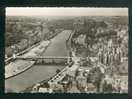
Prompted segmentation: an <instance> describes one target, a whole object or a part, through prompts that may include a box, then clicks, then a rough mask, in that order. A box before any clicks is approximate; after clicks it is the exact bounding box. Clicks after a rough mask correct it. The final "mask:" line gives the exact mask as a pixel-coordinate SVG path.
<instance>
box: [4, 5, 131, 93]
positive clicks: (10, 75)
mask: <svg viewBox="0 0 132 99" xmlns="http://www.w3.org/2000/svg"><path fill="white" fill-rule="evenodd" d="M5 14H6V16H5V92H6V93H51V94H52V93H104V94H105V93H128V47H129V46H128V40H129V39H128V38H129V33H128V31H129V28H128V24H129V21H128V16H129V15H128V8H118V7H117V8H107V7H101V8H100V7H6V11H5Z"/></svg>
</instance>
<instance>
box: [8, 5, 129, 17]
mask: <svg viewBox="0 0 132 99" xmlns="http://www.w3.org/2000/svg"><path fill="white" fill-rule="evenodd" d="M6 16H128V8H89V7H80V8H79V7H7V8H6Z"/></svg>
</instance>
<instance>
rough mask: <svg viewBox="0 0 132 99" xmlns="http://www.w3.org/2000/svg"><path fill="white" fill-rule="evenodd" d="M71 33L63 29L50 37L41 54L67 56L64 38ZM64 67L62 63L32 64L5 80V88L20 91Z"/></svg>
mask: <svg viewBox="0 0 132 99" xmlns="http://www.w3.org/2000/svg"><path fill="white" fill-rule="evenodd" d="M71 33H72V31H71V30H64V31H62V32H61V33H59V34H58V35H57V36H55V37H54V38H53V39H51V44H50V45H49V46H48V48H47V49H46V51H45V52H44V53H43V54H42V55H43V56H54V57H55V56H61V57H66V56H68V50H67V48H66V40H67V39H68V38H69V36H70V34H71ZM48 61H50V60H48ZM64 67H65V66H62V65H48V66H46V65H34V66H32V67H31V68H30V69H28V70H26V71H25V72H23V73H21V74H19V75H17V76H14V77H11V78H9V79H7V80H5V90H11V91H12V92H21V91H23V90H24V89H26V88H27V87H30V86H32V85H33V84H36V83H38V82H40V81H42V80H45V79H48V78H50V77H52V76H53V75H54V74H55V73H56V70H57V69H63V68H64Z"/></svg>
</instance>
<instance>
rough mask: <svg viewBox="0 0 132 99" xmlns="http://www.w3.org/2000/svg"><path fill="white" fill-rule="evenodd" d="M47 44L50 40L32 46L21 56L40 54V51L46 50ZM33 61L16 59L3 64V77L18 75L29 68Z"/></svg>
mask: <svg viewBox="0 0 132 99" xmlns="http://www.w3.org/2000/svg"><path fill="white" fill-rule="evenodd" d="M49 44H50V41H42V42H41V43H40V44H39V45H37V46H36V47H33V48H32V49H30V51H28V52H27V53H25V54H23V55H22V57H34V56H37V55H41V53H42V52H43V51H45V50H46V48H47V47H48V45H49ZM40 48H41V49H40ZM36 52H37V53H36ZM34 63H35V61H29V60H17V59H16V60H14V61H13V62H11V63H9V64H8V65H7V66H5V79H8V78H10V77H13V76H15V75H18V74H20V73H21V72H24V71H25V70H27V69H29V68H30V67H31V66H32V65H33V64H34Z"/></svg>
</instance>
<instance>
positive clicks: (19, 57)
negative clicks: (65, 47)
mask: <svg viewBox="0 0 132 99" xmlns="http://www.w3.org/2000/svg"><path fill="white" fill-rule="evenodd" d="M70 58H72V57H61V56H59V57H56V56H37V57H22V56H16V58H15V59H22V60H38V59H70Z"/></svg>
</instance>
